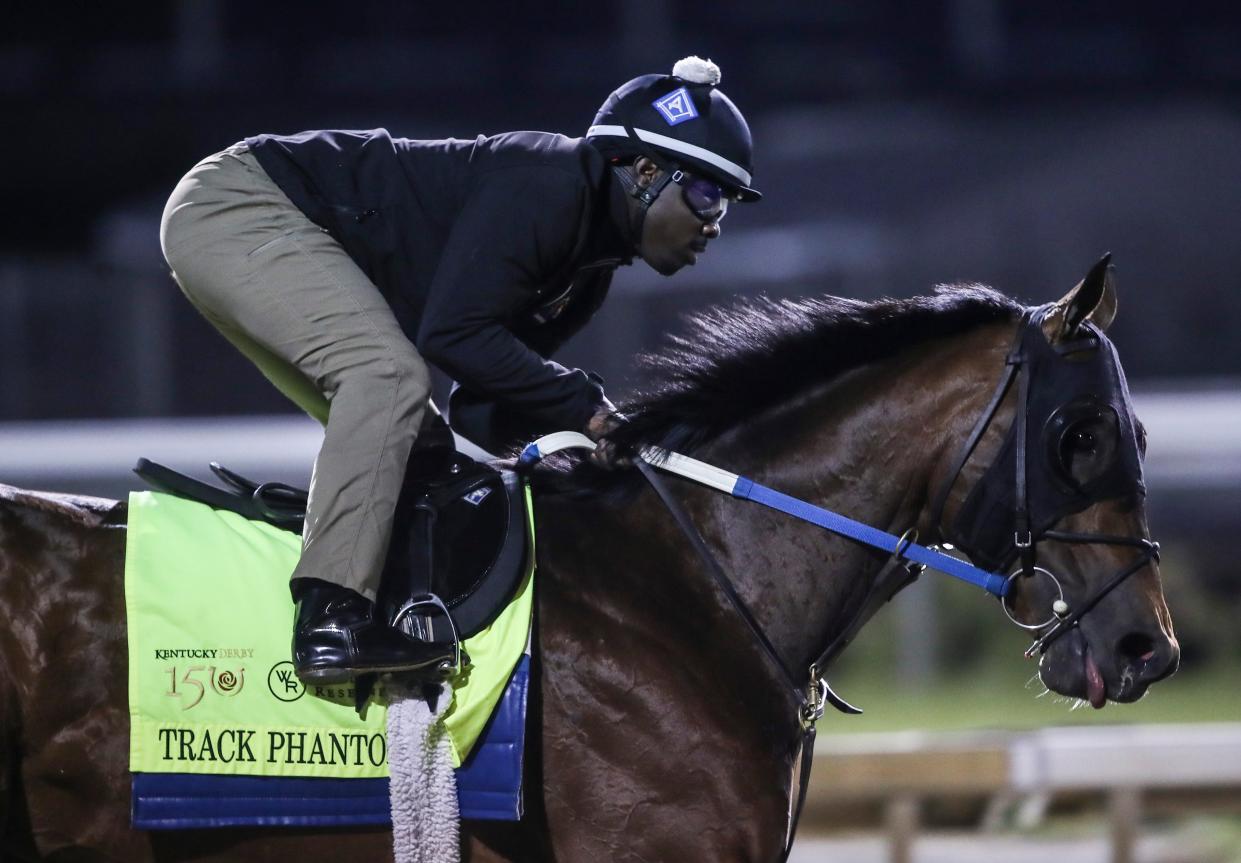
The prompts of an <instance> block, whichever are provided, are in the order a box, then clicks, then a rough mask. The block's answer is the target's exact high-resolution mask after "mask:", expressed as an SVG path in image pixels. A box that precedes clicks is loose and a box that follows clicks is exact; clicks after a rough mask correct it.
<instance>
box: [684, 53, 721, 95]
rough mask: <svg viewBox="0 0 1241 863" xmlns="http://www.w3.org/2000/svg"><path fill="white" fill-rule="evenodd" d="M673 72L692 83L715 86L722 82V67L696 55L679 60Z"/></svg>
mask: <svg viewBox="0 0 1241 863" xmlns="http://www.w3.org/2000/svg"><path fill="white" fill-rule="evenodd" d="M672 74H673V75H675V76H676V77H678V78H680V79H681V80H682V81H689V82H690V83H692V84H710V85H711V86H713V87H714V86H715V85H716V84H718V83H720V67H719V66H717V65H715V64H714V63H712V62H711V61H710V60H704V59H702V58H701V57H698V56H695V55H691V56H689V57H686V58H685V59H683V60H677V62H676V65H675V66H673V67H672Z"/></svg>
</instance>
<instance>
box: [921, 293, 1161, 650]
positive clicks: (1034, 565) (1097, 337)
mask: <svg viewBox="0 0 1241 863" xmlns="http://www.w3.org/2000/svg"><path fill="white" fill-rule="evenodd" d="M1051 309H1052V307H1051V306H1040V307H1038V308H1035V309H1029V310H1027V311H1026V313H1025V314H1024V315H1022V318H1021V321H1020V323H1019V324H1018V326H1017V334H1016V336H1015V338H1014V340H1013V344H1012V347H1011V348H1010V349H1009V351H1008V353H1007V355H1006V357H1005V363H1004V365H1005V369H1004V372H1003V373H1002V374H1001V375H1000V380H999V382H998V384H997V385H996V387H995V391H994V393H993V394H992V397H991V400H990V401H989V402H988V403H987V406H986V407H985V408H984V409H983V412H982V414H981V415H980V416H979V417H978V420H977V422H975V424H974V428H973V431H972V432H971V433H970V436H969V437H968V438H967V439H966V442H965V444H964V445H963V446H962V447H961V449H960V451H959V452H958V454H957V458H956V460H955V462H954V464H953V468H952V469H951V470H950V471H949V472H948V475H947V478H946V479H945V480H944V482H943V484H942V485H941V486H940V489H939V492H938V494H937V495H936V497H935V501H934V504H933V505H932V509H931V512H932V524H935V525H939V526H940V530H941V531H943V532H944V534H945V538H949V537H955V536H957V534H959V533H960V531H959V530H957V531H954V530H953V529H952V528H947V529H945V528H944V527H943V516H944V508H945V505H946V503H947V500H948V495H949V494H950V493H951V491H952V489H953V487H954V486H955V485H956V483H957V480H958V479H959V478H960V475H961V471H962V470H963V469H964V468H965V465H966V463H967V462H968V461H969V459H970V457H971V456H972V455H973V453H974V450H975V449H976V448H977V446H978V442H979V441H980V440H981V439H982V437H983V435H984V434H985V433H986V431H987V429H988V428H989V427H990V426H991V424H992V422H993V421H994V420H995V418H996V415H997V414H998V412H999V408H1000V404H1001V403H1002V402H1003V401H1004V398H1005V396H1006V395H1007V394H1008V393H1009V391H1010V390H1011V389H1012V386H1013V384H1014V382H1016V384H1017V400H1016V408H1015V409H1016V413H1015V416H1014V420H1013V426H1012V428H1011V429H1010V433H1009V442H1010V444H1011V446H1012V447H1013V449H1014V453H1013V462H1014V470H1015V474H1014V477H1013V483H1012V488H1013V500H1012V510H1011V512H1012V528H1013V529H1012V533H1011V536H1012V544H1011V546H1010V547H1009V549H1008V551H1007V552H1006V553H1004V554H1003V555H1002V556H1000V557H999V561H1000V562H1001V563H1002V562H1004V561H1005V560H1009V561H1011V560H1012V559H1018V560H1020V567H1019V568H1017V569H1016V570H1014V571H1013V572H1012V574H1011V575H1009V576H1008V581H1009V582H1010V584H1011V583H1013V582H1016V581H1021V582H1028V581H1030V580H1032V579H1034V578H1035V577H1036V576H1040V575H1041V576H1042V577H1044V578H1046V579H1049V580H1050V581H1051V583H1052V585H1053V586H1054V588H1055V592H1056V594H1057V598H1056V600H1055V601H1054V602H1053V603H1052V614H1051V616H1050V617H1049V618H1048V619H1047V620H1045V621H1042V622H1040V623H1035V624H1026V623H1022V622H1021V621H1019V620H1017V618H1016V616H1015V615H1014V614H1013V612H1012V611H1011V609H1010V608H1009V604H1008V601H1007V598H1006V597H1001V598H1000V603H1001V606H1002V607H1003V609H1004V613H1005V614H1006V615H1007V616H1008V618H1009V619H1010V620H1011V621H1012V622H1013V623H1015V624H1017V625H1018V626H1020V627H1022V628H1023V629H1026V630H1029V631H1031V632H1033V633H1035V635H1036V638H1035V641H1034V643H1033V644H1031V645H1030V647H1029V648H1028V649H1027V650H1026V652H1025V655H1026V656H1027V657H1031V656H1033V655H1034V654H1036V653H1039V654H1042V653H1045V652H1046V651H1047V648H1048V647H1049V646H1051V644H1052V643H1053V642H1055V641H1056V640H1057V639H1059V638H1060V637H1061V636H1062V635H1064V634H1065V633H1066V632H1068V631H1070V630H1071V629H1073V628H1074V627H1075V626H1077V624H1078V623H1079V622H1080V621H1081V619H1082V617H1083V616H1085V615H1086V614H1087V613H1088V612H1090V611H1091V610H1092V609H1093V608H1094V607H1095V606H1097V605H1098V604H1099V602H1100V601H1102V600H1103V598H1104V597H1106V596H1107V595H1108V594H1109V593H1111V592H1112V591H1113V590H1115V589H1116V588H1117V587H1119V586H1120V585H1121V584H1122V583H1124V582H1125V580H1127V579H1128V578H1129V576H1131V575H1133V574H1134V573H1135V572H1137V571H1138V570H1140V569H1142V568H1144V567H1145V566H1147V565H1148V564H1150V563H1151V562H1152V561H1157V560H1159V543H1157V542H1153V541H1152V540H1150V539H1148V538H1146V537H1132V536H1115V535H1112V534H1102V533H1077V532H1070V531H1062V530H1052V529H1050V523H1051V520H1048V519H1043V521H1045V522H1046V524H1045V525H1043V526H1042V527H1040V525H1039V524H1038V523H1036V522H1035V521H1034V520H1033V519H1032V517H1031V506H1030V462H1031V455H1030V451H1029V450H1030V447H1029V444H1030V434H1029V432H1030V417H1029V413H1030V391H1031V386H1032V378H1033V377H1034V373H1035V372H1034V368H1033V360H1034V357H1033V356H1032V354H1033V353H1034V350H1033V348H1034V346H1036V345H1046V344H1047V341H1046V338H1045V336H1044V335H1043V333H1042V327H1041V324H1042V322H1043V320H1044V319H1045V317H1046V316H1047V314H1048V313H1049V312H1050V311H1051ZM1083 331H1084V332H1083ZM1075 335H1076V336H1077V337H1075V339H1074V340H1073V341H1068V342H1064V343H1061V344H1057V345H1053V346H1049V347H1050V349H1051V351H1052V352H1054V354H1055V355H1056V356H1058V357H1061V358H1064V357H1069V356H1070V355H1077V356H1078V357H1080V356H1082V355H1084V354H1091V353H1093V354H1095V355H1096V356H1095V361H1096V362H1099V361H1103V362H1104V363H1105V364H1106V363H1107V362H1108V361H1111V360H1113V359H1114V352H1112V351H1111V343H1110V342H1108V341H1107V339H1106V337H1105V336H1103V334H1102V332H1100V331H1099V330H1098V329H1097V328H1095V327H1094V326H1093V325H1091V324H1083V325H1082V326H1081V327H1079V329H1078V332H1077V333H1076V334H1075ZM1105 350H1107V351H1108V353H1107V354H1104V353H1103V352H1104V351H1105ZM1044 353H1045V351H1044ZM1115 369H1116V375H1117V376H1116V383H1117V386H1116V390H1117V391H1116V392H1114V393H1113V394H1112V395H1113V397H1114V398H1118V399H1119V400H1120V402H1121V404H1122V405H1123V406H1124V407H1125V408H1126V410H1127V406H1128V401H1129V395H1128V390H1127V387H1126V386H1125V384H1124V378H1123V375H1121V374H1120V373H1119V366H1118V365H1117V366H1116V367H1115ZM999 461H1000V458H999V457H997V459H996V461H995V462H993V464H992V465H991V467H989V468H988V471H994V470H995V469H996V466H997V464H998V463H999ZM1138 470H1139V473H1138V476H1137V477H1136V478H1135V480H1134V482H1133V483H1132V490H1135V491H1137V492H1138V493H1142V492H1144V488H1143V486H1142V484H1141V478H1140V467H1139V469H1138ZM985 481H986V477H985V476H984V479H983V480H982V481H980V484H981V482H985ZM1119 487H1121V488H1123V489H1124V490H1126V491H1128V490H1130V489H1129V486H1126V485H1124V484H1123V483H1122V484H1121V485H1120V486H1119ZM1102 499H1104V498H1103V497H1095V498H1088V499H1086V503H1097V502H1098V501H1099V500H1102ZM1041 541H1051V542H1062V543H1069V544H1078V545H1091V544H1096V545H1116V546H1127V547H1131V548H1135V549H1137V550H1138V552H1139V554H1138V556H1137V558H1136V559H1135V560H1134V561H1133V562H1132V563H1131V564H1130V565H1128V566H1126V567H1124V568H1122V569H1121V570H1119V571H1118V572H1117V573H1115V574H1114V575H1113V576H1112V577H1111V578H1109V579H1108V580H1107V581H1106V582H1104V583H1103V585H1102V586H1100V587H1099V588H1098V589H1097V590H1096V591H1095V592H1094V593H1093V594H1091V595H1090V596H1089V597H1087V598H1086V599H1084V600H1082V601H1080V602H1079V603H1077V605H1076V607H1075V608H1074V607H1071V606H1070V605H1069V603H1068V602H1067V601H1066V600H1065V596H1064V586H1063V584H1062V583H1061V580H1060V579H1059V578H1057V577H1056V575H1055V574H1053V573H1052V572H1051V571H1050V570H1048V569H1047V568H1045V567H1043V566H1039V565H1038V544H1039V542H1041ZM956 544H957V546H958V547H959V548H961V549H962V550H963V551H965V552H966V553H967V554H970V555H971V557H974V556H976V554H977V552H976V551H975V550H974V549H971V544H970V542H969V540H968V539H957V541H956ZM979 556H982V557H986V555H979Z"/></svg>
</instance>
